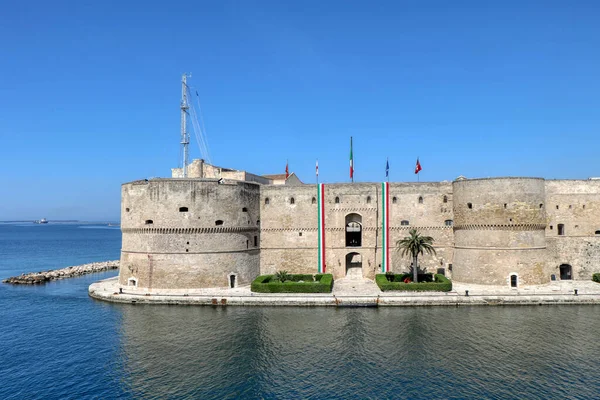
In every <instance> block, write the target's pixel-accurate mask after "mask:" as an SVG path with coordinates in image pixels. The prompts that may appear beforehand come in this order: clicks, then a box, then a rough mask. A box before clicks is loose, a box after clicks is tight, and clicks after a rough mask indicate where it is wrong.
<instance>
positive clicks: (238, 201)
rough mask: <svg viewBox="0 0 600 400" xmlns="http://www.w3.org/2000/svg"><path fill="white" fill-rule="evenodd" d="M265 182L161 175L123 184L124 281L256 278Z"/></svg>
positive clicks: (149, 284)
mask: <svg viewBox="0 0 600 400" xmlns="http://www.w3.org/2000/svg"><path fill="white" fill-rule="evenodd" d="M258 201H259V186H258V185H256V184H251V183H245V182H225V183H223V184H219V183H218V182H217V181H216V180H192V179H157V180H151V181H138V182H132V183H128V184H125V185H123V186H122V205H121V207H122V210H121V213H122V216H121V229H122V232H123V246H122V251H121V272H120V275H119V280H120V283H121V284H122V285H128V284H130V279H131V278H133V279H135V282H136V283H137V286H138V287H142V288H148V289H150V290H152V289H161V288H166V289H174V288H182V289H184V288H199V287H226V286H228V285H229V284H230V281H229V279H230V278H229V277H230V275H235V285H238V284H240V285H245V284H249V283H250V282H251V281H252V279H254V278H255V277H256V276H257V275H258V274H259V272H260V265H259V262H260V258H259V254H260V251H259V243H260V231H259V227H258V223H259V217H260V212H259V203H258Z"/></svg>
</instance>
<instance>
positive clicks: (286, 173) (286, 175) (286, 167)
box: [285, 160, 290, 179]
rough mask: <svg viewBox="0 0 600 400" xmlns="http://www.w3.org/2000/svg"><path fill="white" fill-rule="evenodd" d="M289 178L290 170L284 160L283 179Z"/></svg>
mask: <svg viewBox="0 0 600 400" xmlns="http://www.w3.org/2000/svg"><path fill="white" fill-rule="evenodd" d="M289 176H290V169H289V168H288V162H287V160H286V162H285V179H287V178H289Z"/></svg>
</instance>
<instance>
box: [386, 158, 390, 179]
mask: <svg viewBox="0 0 600 400" xmlns="http://www.w3.org/2000/svg"><path fill="white" fill-rule="evenodd" d="M389 176H390V161H389V160H388V159H386V160H385V177H386V178H388V177H389Z"/></svg>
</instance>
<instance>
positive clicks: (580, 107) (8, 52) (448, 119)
mask: <svg viewBox="0 0 600 400" xmlns="http://www.w3.org/2000/svg"><path fill="white" fill-rule="evenodd" d="M1 15H2V17H1V18H2V23H0V140H1V141H0V168H1V171H2V172H1V175H0V188H1V189H0V190H1V191H0V193H1V194H2V197H1V200H0V220H7V219H38V218H41V217H46V218H48V219H66V218H74V219H86V220H118V219H119V202H120V185H121V183H123V182H127V181H131V180H135V179H143V178H149V177H158V176H160V177H165V176H170V168H172V167H176V166H178V164H179V163H180V160H179V152H180V150H179V118H180V115H179V100H180V92H181V88H180V79H181V74H182V73H183V72H191V73H192V78H191V79H190V80H189V84H190V86H192V87H193V88H194V89H193V90H197V91H198V93H199V95H200V101H201V104H202V110H203V114H204V120H205V125H206V131H207V141H208V145H209V149H210V156H211V158H212V161H213V163H214V164H216V165H219V166H223V167H229V168H237V169H245V170H248V171H250V172H253V173H257V174H269V173H282V172H284V169H285V163H286V159H289V164H290V170H291V171H295V172H296V173H297V174H298V176H299V177H300V178H301V179H302V180H303V181H305V182H309V183H312V182H314V181H315V175H314V166H315V160H316V159H317V158H318V159H319V170H320V179H321V181H322V182H325V183H327V182H347V181H348V180H349V177H348V158H349V139H350V136H353V137H354V155H355V170H356V174H355V180H356V181H375V182H377V181H381V180H383V179H385V160H386V157H389V162H390V180H391V181H415V180H416V179H415V175H414V173H413V172H414V165H415V160H416V158H417V157H420V161H421V165H422V167H423V170H422V171H421V174H420V179H421V181H440V180H453V179H455V178H456V177H457V176H459V175H465V176H467V177H487V176H540V177H545V178H560V179H562V178H567V179H585V178H588V177H589V176H599V175H600V157H599V156H598V154H599V149H600V135H599V133H600V80H599V78H598V77H599V74H600V23H599V22H598V21H600V2H598V1H497V2H488V1H452V2H450V1H445V0H444V1H389V2H386V1H347V0H344V1H330V0H326V1H323V0H318V1H306V0H302V1H294V2H292V1H279V0H277V1H269V2H255V1H212V2H208V1H190V2H175V1H171V2H166V1H152V0H147V1H140V2H137V3H136V2H133V1H71V2H62V1H52V2H50V1H35V0H34V1H27V2H19V1H11V2H4V3H3V6H2V11H1ZM190 149H191V156H192V158H198V157H200V152H199V150H198V146H197V144H196V142H195V140H194V138H193V137H192V144H191V146H190Z"/></svg>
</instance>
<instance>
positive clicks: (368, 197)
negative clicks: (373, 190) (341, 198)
mask: <svg viewBox="0 0 600 400" xmlns="http://www.w3.org/2000/svg"><path fill="white" fill-rule="evenodd" d="M367 204H371V196H367Z"/></svg>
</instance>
